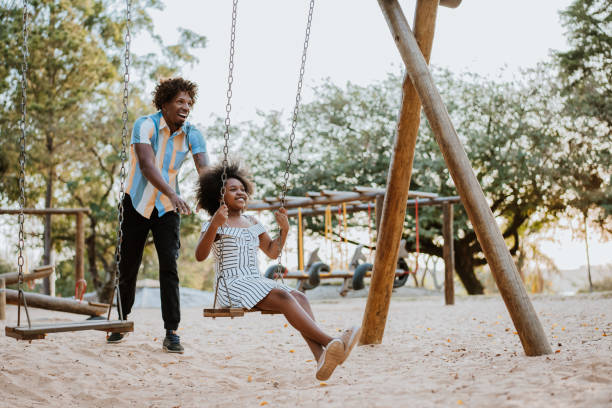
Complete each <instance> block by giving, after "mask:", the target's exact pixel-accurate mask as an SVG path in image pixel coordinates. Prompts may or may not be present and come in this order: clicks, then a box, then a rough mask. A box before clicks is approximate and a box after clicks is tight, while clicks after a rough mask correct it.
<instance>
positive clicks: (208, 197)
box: [196, 163, 254, 215]
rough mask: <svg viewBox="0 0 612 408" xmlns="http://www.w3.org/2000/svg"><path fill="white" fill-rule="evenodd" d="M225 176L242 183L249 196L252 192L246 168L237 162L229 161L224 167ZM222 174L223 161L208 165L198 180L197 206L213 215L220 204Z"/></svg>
mask: <svg viewBox="0 0 612 408" xmlns="http://www.w3.org/2000/svg"><path fill="white" fill-rule="evenodd" d="M226 174H227V178H228V179H230V178H234V179H236V180H238V181H240V182H241V183H242V185H243V186H244V189H245V190H246V193H247V195H248V196H249V197H251V195H252V194H253V190H254V188H253V183H252V182H251V180H250V179H249V175H248V173H247V172H246V170H244V169H241V168H240V165H239V164H238V163H229V164H228V166H227V169H226ZM222 175H223V163H219V164H217V165H216V166H214V167H210V168H208V169H206V170H205V171H204V173H202V175H201V176H200V179H199V180H198V186H197V189H196V190H197V198H198V207H202V208H203V209H205V210H206V212H208V213H209V214H210V215H213V214H214V213H215V212H216V211H217V210H218V209H219V206H220V205H221V204H220V202H221V187H222V186H223V185H222V183H221V178H222Z"/></svg>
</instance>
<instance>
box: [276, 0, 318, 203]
mask: <svg viewBox="0 0 612 408" xmlns="http://www.w3.org/2000/svg"><path fill="white" fill-rule="evenodd" d="M313 10H314V0H310V5H309V9H308V22H307V23H306V34H305V36H304V48H303V49H302V61H301V65H300V74H299V79H298V84H297V92H296V95H295V106H294V107H293V117H292V120H291V133H290V134H289V147H288V149H287V162H286V163H285V175H284V180H283V189H282V191H281V198H280V204H281V207H284V206H285V196H286V194H287V185H288V184H289V174H290V170H291V155H292V154H293V150H294V147H293V142H294V140H295V128H296V127H297V120H298V113H299V111H300V100H301V99H302V83H303V81H304V72H305V69H306V56H307V52H308V42H309V41H310V27H311V25H312V12H313Z"/></svg>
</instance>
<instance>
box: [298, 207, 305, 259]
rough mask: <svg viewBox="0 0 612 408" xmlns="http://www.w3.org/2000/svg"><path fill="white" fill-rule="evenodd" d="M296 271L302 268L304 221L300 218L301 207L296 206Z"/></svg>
mask: <svg viewBox="0 0 612 408" xmlns="http://www.w3.org/2000/svg"><path fill="white" fill-rule="evenodd" d="M297 222H298V233H297V239H298V247H297V251H298V271H303V270H304V223H303V220H302V208H298V220H297Z"/></svg>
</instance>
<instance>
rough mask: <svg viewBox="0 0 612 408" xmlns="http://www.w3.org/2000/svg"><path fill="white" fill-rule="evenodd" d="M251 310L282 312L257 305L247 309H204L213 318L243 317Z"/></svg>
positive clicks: (205, 315) (207, 315) (262, 312)
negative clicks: (264, 308) (260, 307)
mask: <svg viewBox="0 0 612 408" xmlns="http://www.w3.org/2000/svg"><path fill="white" fill-rule="evenodd" d="M250 312H261V314H269V315H273V314H281V313H280V312H273V311H271V310H261V309H258V308H256V307H254V308H252V309H247V308H246V307H223V308H216V309H204V317H212V318H213V319H214V318H215V317H230V318H232V319H233V318H234V317H242V316H244V314H245V313H250Z"/></svg>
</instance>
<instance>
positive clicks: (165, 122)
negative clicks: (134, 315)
mask: <svg viewBox="0 0 612 408" xmlns="http://www.w3.org/2000/svg"><path fill="white" fill-rule="evenodd" d="M196 92H197V85H196V84H194V83H193V82H190V81H187V80H185V79H183V78H170V79H165V80H161V81H160V82H159V83H158V84H157V86H156V88H155V91H154V92H153V105H155V107H156V108H157V109H158V112H157V113H154V114H152V115H149V116H143V117H141V118H138V119H137V120H136V122H135V123H134V128H133V130H132V139H131V143H130V145H131V146H130V170H129V174H128V181H127V188H126V195H125V199H124V200H123V224H122V232H123V241H122V244H121V262H120V264H119V270H120V279H119V291H120V294H121V305H122V309H123V314H124V316H127V315H128V314H129V313H130V312H131V310H132V305H133V304H134V296H135V294H136V278H137V276H138V269H139V268H140V263H141V261H142V254H143V251H144V247H145V242H146V240H147V236H148V234H149V231H152V232H153V243H154V244H155V249H156V251H157V258H158V260H159V283H160V295H161V309H162V318H163V320H164V328H165V329H166V337H165V338H164V342H163V350H164V351H166V352H169V353H183V346H182V345H181V342H180V338H179V336H178V335H177V334H176V330H177V329H178V325H179V322H180V319H181V312H180V299H179V278H178V272H177V265H176V260H177V258H178V256H179V248H180V239H179V230H180V221H181V217H180V214H190V213H191V210H190V208H189V206H188V205H187V203H186V202H185V201H184V200H183V199H182V198H181V197H180V193H179V187H178V177H177V176H178V172H179V168H180V167H181V164H182V163H183V161H184V160H185V158H186V156H187V153H188V152H189V151H191V154H192V156H193V160H194V162H195V166H196V169H197V171H198V173H201V172H202V171H203V170H204V168H205V167H206V166H208V164H209V161H208V156H207V153H206V143H205V140H204V137H203V136H202V134H201V133H200V131H199V130H198V129H196V128H195V127H194V126H193V125H191V124H190V123H189V122H187V121H186V119H187V116H189V112H190V111H191V108H192V106H193V103H194V102H195V99H196ZM124 336H125V334H122V333H112V334H111V335H110V336H109V337H108V339H107V341H108V342H109V343H119V342H121V341H122V340H123V339H124Z"/></svg>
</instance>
